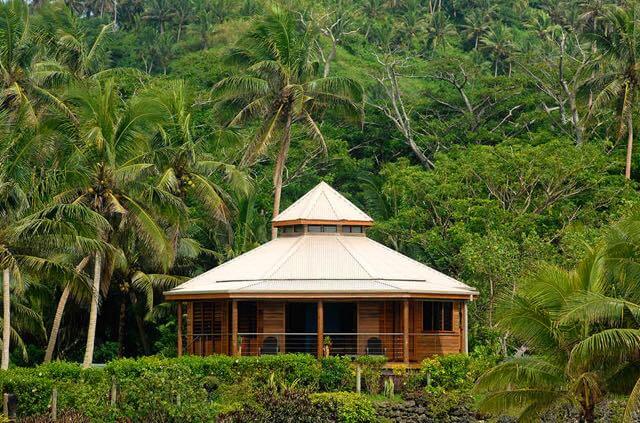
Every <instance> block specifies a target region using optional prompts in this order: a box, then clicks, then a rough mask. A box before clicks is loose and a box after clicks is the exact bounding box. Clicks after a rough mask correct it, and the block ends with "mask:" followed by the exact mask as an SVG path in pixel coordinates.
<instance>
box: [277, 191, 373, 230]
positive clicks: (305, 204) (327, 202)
mask: <svg viewBox="0 0 640 423" xmlns="http://www.w3.org/2000/svg"><path fill="white" fill-rule="evenodd" d="M298 219H303V220H329V221H342V220H352V221H361V222H373V219H371V217H369V215H367V214H366V213H365V212H363V211H362V210H360V209H359V208H358V207H356V206H355V204H353V203H352V202H351V201H349V200H347V199H346V198H345V197H344V196H343V195H342V194H340V193H339V192H338V191H336V190H335V189H333V188H331V186H329V185H328V184H327V183H326V182H320V183H319V184H318V185H316V186H315V188H313V189H312V190H311V191H309V192H308V193H306V194H305V195H303V196H302V197H300V199H298V201H296V202H295V203H293V204H292V205H291V206H289V207H288V208H287V209H285V210H284V211H283V212H282V213H280V214H279V215H278V216H277V217H276V218H275V219H273V221H274V222H283V221H289V220H298Z"/></svg>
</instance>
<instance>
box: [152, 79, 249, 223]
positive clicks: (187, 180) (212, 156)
mask: <svg viewBox="0 0 640 423" xmlns="http://www.w3.org/2000/svg"><path fill="white" fill-rule="evenodd" d="M150 94H151V101H152V102H153V103H154V104H155V106H156V108H157V109H158V110H159V111H160V113H161V114H162V116H163V118H162V123H161V124H160V126H159V132H158V134H157V135H156V136H155V137H154V138H153V144H152V147H151V149H150V152H151V154H152V156H153V158H152V160H153V163H154V164H155V166H156V168H157V169H158V170H159V172H160V175H161V176H160V180H159V181H158V186H159V187H161V188H162V189H164V190H166V191H167V192H171V193H172V194H174V195H176V196H177V197H179V198H181V199H182V200H183V201H185V202H189V203H191V202H197V203H199V204H200V205H201V206H202V208H203V210H205V211H206V212H207V213H208V214H209V216H210V217H211V218H212V219H213V220H214V221H216V222H221V223H224V224H228V223H229V204H228V203H229V202H230V195H229V194H228V193H227V191H226V190H225V188H224V187H223V186H222V184H221V183H220V181H217V180H216V179H215V176H216V175H219V174H220V175H222V176H223V178H224V180H225V181H226V183H227V184H228V185H229V186H230V188H231V189H232V190H233V191H234V192H237V193H240V194H243V195H246V194H247V193H248V192H249V189H250V188H251V184H250V181H249V177H248V175H247V174H246V173H245V172H243V171H241V170H239V169H238V168H237V167H235V166H233V165H231V164H228V163H224V162H222V161H220V160H218V158H217V157H216V153H217V152H218V151H216V150H219V149H218V148H217V147H218V146H215V145H214V144H213V143H212V142H211V138H213V137H214V136H224V135H225V134H202V135H200V136H197V137H196V136H195V135H194V128H193V127H192V117H191V106H190V103H191V101H189V97H188V94H187V89H186V86H185V84H184V82H183V81H174V82H171V83H169V84H168V85H167V84H163V85H162V86H161V87H159V88H158V89H157V90H154V91H153V92H152V93H150ZM218 141H219V140H218Z"/></svg>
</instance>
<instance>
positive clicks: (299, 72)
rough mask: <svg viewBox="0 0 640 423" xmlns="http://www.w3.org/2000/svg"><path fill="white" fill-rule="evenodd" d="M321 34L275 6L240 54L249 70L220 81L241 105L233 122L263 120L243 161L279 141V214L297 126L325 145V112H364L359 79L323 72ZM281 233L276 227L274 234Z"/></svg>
mask: <svg viewBox="0 0 640 423" xmlns="http://www.w3.org/2000/svg"><path fill="white" fill-rule="evenodd" d="M316 36H317V34H314V33H311V32H309V31H303V30H301V29H300V27H299V26H298V25H297V21H296V19H294V17H293V16H292V15H291V14H289V13H287V12H285V11H283V10H280V9H277V8H274V9H273V11H272V12H271V13H270V14H269V15H267V16H266V17H265V18H263V19H262V20H260V21H259V22H257V24H256V25H255V26H254V28H253V29H252V30H251V31H250V33H249V34H248V35H247V36H246V37H245V38H244V39H243V40H242V43H241V44H240V49H239V50H238V51H236V52H235V54H234V57H235V58H237V59H240V60H241V61H244V62H246V63H247V64H248V67H247V69H246V72H245V73H244V74H243V75H239V76H231V77H228V78H225V79H223V80H222V81H220V82H219V83H218V84H216V86H215V91H216V92H217V95H218V96H219V99H220V101H221V102H225V103H230V104H232V105H236V106H240V107H241V108H240V110H239V112H238V113H237V114H236V116H235V117H234V118H233V119H232V120H231V122H230V125H235V124H238V123H240V122H242V121H245V120H248V119H251V118H259V119H260V121H261V124H260V128H259V130H258V131H257V133H256V136H255V139H254V141H253V142H252V143H251V144H250V145H249V147H248V148H247V150H246V153H245V155H244V157H243V160H242V163H243V164H245V165H247V164H250V163H252V162H254V161H255V159H256V158H257V157H259V156H260V155H262V154H263V153H264V152H265V150H266V149H267V147H268V146H269V145H270V144H273V143H274V142H277V143H278V144H279V148H278V154H277V156H276V164H275V168H274V172H273V185H274V201H273V217H276V216H277V215H278V213H279V212H280V196H281V193H282V176H283V172H284V166H285V163H286V160H287V155H288V152H289V146H290V143H291V130H292V127H293V126H294V125H297V126H300V127H301V128H303V129H304V130H305V131H306V132H307V133H308V134H309V136H311V137H312V138H314V139H315V140H317V141H318V142H320V143H321V144H322V145H323V146H324V137H323V135H322V132H321V130H320V126H319V124H318V122H317V119H318V117H320V116H321V115H322V113H323V112H324V111H326V110H328V109H333V110H335V111H336V112H337V114H338V115H340V114H341V113H342V115H343V116H360V115H361V114H362V110H363V90H362V87H361V85H360V84H359V83H358V82H356V81H354V80H352V79H350V78H344V77H337V76H333V77H326V78H323V77H321V76H320V73H319V66H318V61H317V56H316V51H315V50H314V48H315V46H316V43H315V42H314V40H315V37H316ZM276 235H277V232H276V231H273V233H272V236H273V237H275V236H276Z"/></svg>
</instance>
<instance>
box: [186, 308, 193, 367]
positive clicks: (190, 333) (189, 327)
mask: <svg viewBox="0 0 640 423" xmlns="http://www.w3.org/2000/svg"><path fill="white" fill-rule="evenodd" d="M193 353H194V348H193V301H188V302H187V354H193Z"/></svg>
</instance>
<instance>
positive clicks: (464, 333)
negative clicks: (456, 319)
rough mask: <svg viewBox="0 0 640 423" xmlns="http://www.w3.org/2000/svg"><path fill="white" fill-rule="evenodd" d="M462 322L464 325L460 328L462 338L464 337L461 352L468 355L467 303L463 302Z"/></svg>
mask: <svg viewBox="0 0 640 423" xmlns="http://www.w3.org/2000/svg"><path fill="white" fill-rule="evenodd" d="M462 307H463V308H462V320H463V322H464V325H463V326H462V336H463V337H464V342H463V344H462V345H463V350H462V352H463V353H465V354H469V321H468V318H469V314H468V312H467V302H466V301H463V302H462Z"/></svg>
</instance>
